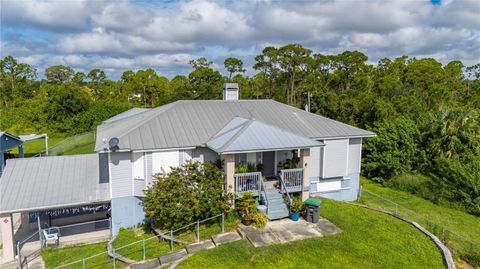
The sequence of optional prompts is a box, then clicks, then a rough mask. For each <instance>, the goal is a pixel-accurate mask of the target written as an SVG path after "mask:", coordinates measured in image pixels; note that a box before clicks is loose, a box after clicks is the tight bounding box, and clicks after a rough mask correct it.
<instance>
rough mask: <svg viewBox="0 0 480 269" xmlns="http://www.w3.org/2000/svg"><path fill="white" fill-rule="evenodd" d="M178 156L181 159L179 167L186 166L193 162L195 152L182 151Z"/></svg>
mask: <svg viewBox="0 0 480 269" xmlns="http://www.w3.org/2000/svg"><path fill="white" fill-rule="evenodd" d="M178 155H179V156H178V157H179V160H178V164H179V165H184V164H185V163H187V162H189V161H191V160H192V158H193V157H192V156H193V150H191V149H186V150H180V151H179V154H178Z"/></svg>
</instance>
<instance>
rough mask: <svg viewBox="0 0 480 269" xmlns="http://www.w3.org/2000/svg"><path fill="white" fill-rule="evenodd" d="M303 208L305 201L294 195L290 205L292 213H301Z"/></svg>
mask: <svg viewBox="0 0 480 269" xmlns="http://www.w3.org/2000/svg"><path fill="white" fill-rule="evenodd" d="M302 210H303V201H302V198H301V197H300V196H293V197H292V204H291V205H290V211H291V212H292V213H300V212H301V211H302Z"/></svg>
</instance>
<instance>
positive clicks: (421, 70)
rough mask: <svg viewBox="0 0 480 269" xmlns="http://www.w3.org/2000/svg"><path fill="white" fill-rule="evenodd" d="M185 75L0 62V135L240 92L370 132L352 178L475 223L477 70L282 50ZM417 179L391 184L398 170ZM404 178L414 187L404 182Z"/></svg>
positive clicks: (479, 152) (479, 201)
mask: <svg viewBox="0 0 480 269" xmlns="http://www.w3.org/2000/svg"><path fill="white" fill-rule="evenodd" d="M190 65H191V67H192V71H191V72H190V73H189V74H188V75H177V76H175V77H173V78H172V79H168V78H166V77H164V76H161V75H159V74H157V73H156V72H155V70H154V69H152V68H148V69H145V70H137V71H133V70H127V71H125V72H123V74H122V75H121V78H120V79H118V80H112V79H109V78H108V77H107V75H106V73H105V72H104V71H103V70H100V69H97V68H95V69H93V70H91V71H90V72H88V73H87V74H85V73H82V72H77V71H75V70H73V69H72V68H71V67H68V66H62V65H57V66H51V67H49V68H47V69H46V70H44V78H43V79H41V80H40V79H38V77H37V70H35V69H34V68H32V67H31V66H29V65H28V64H25V63H19V62H18V61H17V60H16V59H15V58H13V57H11V56H7V57H5V58H4V59H2V60H1V62H0V70H1V74H0V78H1V81H0V100H1V103H2V106H1V110H0V113H1V121H0V129H2V130H6V131H11V132H13V133H32V132H49V133H52V134H58V135H72V134H76V133H81V132H85V131H90V130H93V129H94V128H95V126H96V125H97V124H99V123H100V122H101V121H102V120H105V119H106V118H109V117H111V116H113V115H115V114H118V113H120V112H122V111H124V110H126V109H128V108H130V107H156V106H159V105H163V104H166V103H170V102H173V101H176V100H181V99H221V96H222V85H223V83H225V82H235V83H238V84H239V85H240V89H241V90H240V96H241V98H242V99H274V100H277V101H280V102H283V103H286V104H289V105H292V106H296V107H299V108H302V109H303V108H304V107H305V105H306V104H309V105H310V106H309V109H310V111H311V112H312V113H317V114H320V115H323V116H326V117H329V118H332V119H336V120H339V121H342V122H345V123H348V124H352V125H355V126H358V127H360V128H364V129H367V130H371V131H374V132H376V133H377V135H378V136H377V137H375V138H370V139H366V140H365V143H364V149H363V168H362V173H363V175H365V176H367V177H369V178H372V179H374V180H377V181H379V182H381V183H382V184H385V185H390V186H395V187H397V188H401V189H404V190H407V191H410V192H413V193H416V194H418V195H420V196H422V197H425V198H428V199H430V200H432V201H434V202H436V203H440V204H446V205H449V206H455V207H460V208H462V209H464V210H466V211H468V212H470V213H473V214H477V215H480V129H479V128H480V123H479V114H480V64H476V65H472V66H465V65H464V64H463V63H462V62H461V61H458V60H454V61H451V62H449V63H447V64H442V63H440V62H438V61H437V60H435V59H432V58H415V57H408V56H402V57H397V58H394V59H390V58H384V59H381V60H380V61H378V62H377V63H376V64H371V63H369V62H368V57H367V56H366V55H365V54H363V53H362V52H359V51H345V52H343V53H340V54H335V55H325V54H321V53H315V52H314V51H312V50H310V49H308V48H305V47H303V46H302V45H300V44H288V45H285V46H282V47H265V48H264V49H263V51H262V52H261V53H260V54H259V55H257V56H256V57H255V63H254V65H253V66H252V68H253V70H254V72H251V73H252V75H246V73H245V66H244V64H243V62H242V61H241V60H240V59H237V58H233V57H231V58H227V59H225V62H224V70H221V71H219V70H216V69H214V68H213V65H212V62H211V61H209V60H208V59H206V58H204V57H201V58H198V59H195V60H192V61H190ZM408 173H409V174H414V175H416V174H423V175H424V176H422V177H420V176H419V177H402V175H405V174H408ZM406 178H410V179H411V178H414V180H409V181H408V180H406Z"/></svg>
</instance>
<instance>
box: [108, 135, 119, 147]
mask: <svg viewBox="0 0 480 269" xmlns="http://www.w3.org/2000/svg"><path fill="white" fill-rule="evenodd" d="M119 142H120V140H119V139H118V138H117V137H112V138H110V140H109V141H108V148H109V149H110V150H117V149H118V143H119Z"/></svg>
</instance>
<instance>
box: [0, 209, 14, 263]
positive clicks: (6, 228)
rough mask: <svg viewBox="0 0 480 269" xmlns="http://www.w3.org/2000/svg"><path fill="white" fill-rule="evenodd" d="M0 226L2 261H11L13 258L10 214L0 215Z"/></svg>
mask: <svg viewBox="0 0 480 269" xmlns="http://www.w3.org/2000/svg"><path fill="white" fill-rule="evenodd" d="M0 227H1V231H2V244H3V262H11V261H13V260H14V259H15V242H14V240H13V218H12V214H3V215H0Z"/></svg>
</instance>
